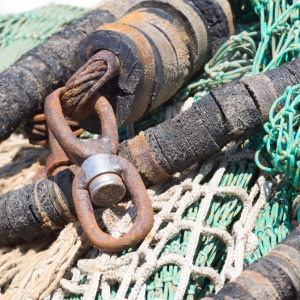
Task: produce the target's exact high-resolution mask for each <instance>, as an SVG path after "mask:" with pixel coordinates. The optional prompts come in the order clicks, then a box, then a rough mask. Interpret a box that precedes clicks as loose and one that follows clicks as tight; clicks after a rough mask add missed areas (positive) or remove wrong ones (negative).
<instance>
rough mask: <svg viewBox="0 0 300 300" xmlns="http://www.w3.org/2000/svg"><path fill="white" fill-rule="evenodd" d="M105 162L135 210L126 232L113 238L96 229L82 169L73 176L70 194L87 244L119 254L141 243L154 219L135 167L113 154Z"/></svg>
mask: <svg viewBox="0 0 300 300" xmlns="http://www.w3.org/2000/svg"><path fill="white" fill-rule="evenodd" d="M109 162H110V164H111V165H112V166H113V168H114V170H115V173H116V174H118V175H119V176H120V177H121V178H122V180H123V181H124V183H125V185H126V187H127V189H128V191H129V193H130V194H131V197H132V201H133V202H134V204H135V206H136V209H137V215H136V219H135V222H134V223H133V226H132V227H131V229H130V230H129V232H128V233H126V234H125V235H124V236H122V237H121V238H119V239H116V238H114V237H112V236H110V235H109V234H107V233H104V232H103V231H102V230H101V229H100V228H99V227H98V224H97V221H96V218H95V216H94V211H93V207H92V204H91V199H90V196H89V192H88V183H87V179H86V176H85V173H84V172H83V171H82V170H80V172H79V173H78V174H76V176H75V179H74V181H73V188H72V195H73V199H74V205H75V209H76V213H77V216H78V219H79V220H80V223H81V227H82V229H83V231H84V233H85V234H86V236H87V238H88V239H89V240H90V241H91V243H92V244H94V245H95V246H96V247H98V248H99V249H101V250H102V251H105V252H120V251H123V250H125V249H128V248H130V247H133V246H134V245H137V244H138V243H139V242H141V241H142V240H143V239H144V238H145V237H146V236H147V234H148V233H149V232H150V230H151V228H152V226H153V222H154V219H153V211H152V206H151V201H150V198H149V196H148V194H147V191H146V188H145V186H144V183H143V181H142V179H141V177H140V175H139V173H138V171H137V170H136V169H135V167H134V166H133V165H132V164H131V163H130V162H129V161H127V160H126V159H125V158H123V157H120V156H116V155H110V156H109Z"/></svg>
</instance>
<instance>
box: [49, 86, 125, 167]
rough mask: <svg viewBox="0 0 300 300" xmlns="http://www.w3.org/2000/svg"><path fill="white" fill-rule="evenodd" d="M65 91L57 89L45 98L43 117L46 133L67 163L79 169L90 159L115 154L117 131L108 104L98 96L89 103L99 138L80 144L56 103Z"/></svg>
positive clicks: (117, 142)
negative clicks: (99, 124) (47, 130)
mask: <svg viewBox="0 0 300 300" xmlns="http://www.w3.org/2000/svg"><path fill="white" fill-rule="evenodd" d="M65 91H66V87H63V88H60V89H58V90H56V91H54V92H53V93H51V94H50V95H49V96H48V97H47V98H46V101H45V115H46V119H47V124H48V127H49V129H50V130H51V132H52V133H53V135H54V137H55V139H56V140H57V141H58V143H59V144H60V146H61V147H62V149H63V150H64V152H65V153H66V155H67V157H68V158H69V159H70V161H71V162H73V163H75V164H76V165H78V166H81V165H82V163H83V162H84V161H85V160H86V159H87V158H89V157H90V156H92V155H96V154H98V153H105V154H116V153H117V151H118V145H119V141H118V128H117V122H116V118H115V115H114V111H113V109H112V107H111V105H110V103H109V102H108V100H107V99H106V98H105V97H103V96H100V97H99V98H98V99H95V101H92V99H91V101H90V102H91V103H90V105H92V104H93V105H94V107H93V110H95V111H96V113H97V116H98V117H99V119H100V122H101V131H102V138H101V139H97V140H93V139H90V140H82V139H79V138H77V137H76V135H75V134H74V133H73V132H72V130H71V129H70V127H69V125H68V124H67V121H66V119H65V118H64V115H63V112H62V108H61V105H60V99H61V97H62V95H63V94H64V92H65Z"/></svg>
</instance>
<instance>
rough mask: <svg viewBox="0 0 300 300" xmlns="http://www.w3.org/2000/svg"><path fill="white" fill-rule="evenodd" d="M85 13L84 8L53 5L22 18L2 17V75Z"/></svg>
mask: <svg viewBox="0 0 300 300" xmlns="http://www.w3.org/2000/svg"><path fill="white" fill-rule="evenodd" d="M85 13H86V10H85V9H84V8H79V7H73V6H68V5H57V4H50V5H48V6H45V7H42V8H39V9H35V10H32V11H28V12H25V13H21V14H14V15H0V72H1V71H3V70H4V69H5V68H7V67H9V66H10V65H11V64H12V63H14V62H15V61H16V60H17V59H18V58H19V57H20V56H21V55H22V54H24V53H25V52H26V51H28V50H30V49H32V48H33V47H35V46H37V45H38V44H40V43H41V42H44V41H45V40H46V39H47V38H49V37H50V36H51V35H53V34H54V33H56V32H58V31H59V30H61V29H62V28H63V26H64V25H66V24H69V23H70V22H72V21H74V20H76V19H78V18H81V17H82V16H83V15H84V14H85Z"/></svg>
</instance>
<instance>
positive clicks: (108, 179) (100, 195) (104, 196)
mask: <svg viewBox="0 0 300 300" xmlns="http://www.w3.org/2000/svg"><path fill="white" fill-rule="evenodd" d="M81 168H82V170H83V171H84V172H85V175H86V180H87V184H88V186H89V191H90V196H91V200H92V201H93V202H94V203H95V204H96V205H98V206H110V205H113V204H115V203H118V202H119V201H121V200H122V198H123V197H124V196H125V193H126V187H125V185H124V184H123V181H122V179H121V178H120V176H119V175H117V174H116V171H115V169H114V168H113V166H112V165H111V164H110V162H109V155H107V154H98V155H93V156H91V157H89V158H88V159H86V160H85V161H84V163H83V164H82V166H81Z"/></svg>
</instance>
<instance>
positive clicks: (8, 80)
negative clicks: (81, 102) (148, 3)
mask: <svg viewBox="0 0 300 300" xmlns="http://www.w3.org/2000/svg"><path fill="white" fill-rule="evenodd" d="M138 1H139V0H127V1H125V2H124V3H122V4H120V7H119V8H120V10H116V9H115V7H113V5H112V4H111V3H110V1H105V2H103V3H102V4H101V5H100V8H99V9H95V10H93V11H91V12H89V13H87V14H86V15H85V16H84V17H83V18H82V19H80V20H78V21H76V22H75V23H73V24H71V25H69V26H67V27H66V28H64V29H63V30H62V31H60V32H59V33H58V34H55V35H54V36H52V37H51V38H49V39H48V40H46V41H45V42H44V43H42V44H40V45H38V46H37V47H35V48H34V49H32V50H30V51H28V52H27V53H26V54H24V55H23V56H22V57H21V58H20V59H19V60H18V61H17V62H16V63H14V64H13V65H12V66H11V67H9V68H8V69H6V70H5V71H3V72H2V73H1V74H0V116H1V118H0V141H3V140H5V139H7V138H8V137H9V136H10V135H11V134H12V133H13V132H14V130H15V129H16V128H17V127H18V125H19V124H20V122H21V121H22V120H26V119H28V118H30V117H33V115H34V113H35V112H37V111H38V110H39V109H41V108H42V107H43V103H44V100H45V97H46V96H47V95H48V94H49V93H51V92H52V91H53V90H55V89H57V88H59V87H61V86H63V85H64V84H65V83H66V81H67V80H68V79H69V78H70V77H71V75H72V74H73V73H74V72H75V71H76V69H77V68H76V66H75V61H74V57H75V56H76V55H77V51H78V45H79V42H80V41H81V40H82V39H84V38H85V36H86V35H87V34H89V33H91V32H92V31H93V30H95V29H96V28H98V27H99V26H102V25H104V24H107V23H110V22H113V21H115V20H116V18H119V17H120V16H121V14H122V13H124V11H126V10H127V9H128V8H129V7H130V6H132V5H133V4H135V3H137V2H138ZM110 11H111V12H112V13H111V12H110Z"/></svg>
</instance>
